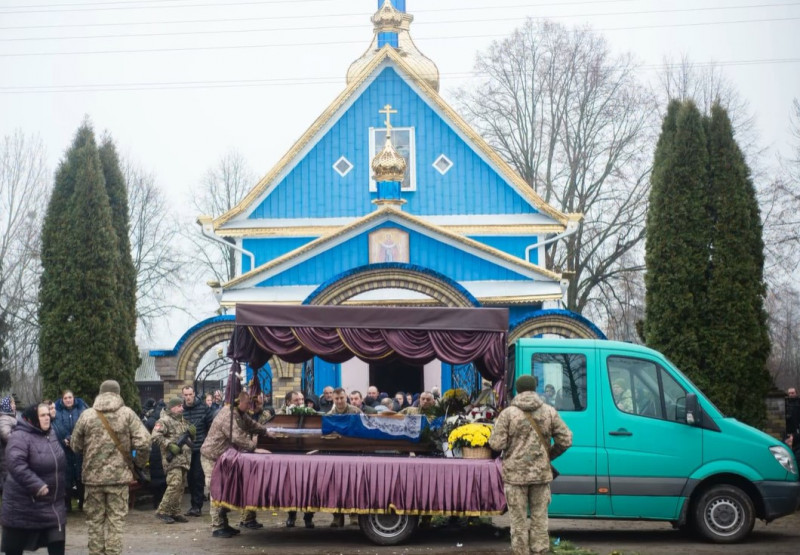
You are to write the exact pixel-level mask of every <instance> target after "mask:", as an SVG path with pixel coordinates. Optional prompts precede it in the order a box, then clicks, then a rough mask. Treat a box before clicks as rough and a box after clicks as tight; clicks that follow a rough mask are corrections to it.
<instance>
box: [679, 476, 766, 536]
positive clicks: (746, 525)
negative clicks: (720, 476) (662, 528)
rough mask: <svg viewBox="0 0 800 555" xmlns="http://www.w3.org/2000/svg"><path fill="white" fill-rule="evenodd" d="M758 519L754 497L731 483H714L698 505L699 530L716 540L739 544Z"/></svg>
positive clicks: (703, 534) (697, 522)
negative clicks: (715, 484) (752, 498)
mask: <svg viewBox="0 0 800 555" xmlns="http://www.w3.org/2000/svg"><path fill="white" fill-rule="evenodd" d="M755 522H756V516H755V509H754V508H753V501H752V500H751V499H750V496H749V495H747V494H746V493H745V492H744V491H742V490H741V489H739V488H737V487H736V486H731V485H726V484H722V485H718V486H713V487H711V488H709V489H708V490H706V491H705V492H703V494H702V495H701V496H700V498H699V499H698V500H697V504H696V505H695V507H694V523H695V526H696V528H697V531H698V532H699V533H700V534H701V535H702V536H703V537H704V538H706V539H708V540H711V541H712V542H715V543H736V542H738V541H740V540H742V539H744V537H745V536H747V535H748V534H749V533H750V531H751V530H752V529H753V525H754V524H755Z"/></svg>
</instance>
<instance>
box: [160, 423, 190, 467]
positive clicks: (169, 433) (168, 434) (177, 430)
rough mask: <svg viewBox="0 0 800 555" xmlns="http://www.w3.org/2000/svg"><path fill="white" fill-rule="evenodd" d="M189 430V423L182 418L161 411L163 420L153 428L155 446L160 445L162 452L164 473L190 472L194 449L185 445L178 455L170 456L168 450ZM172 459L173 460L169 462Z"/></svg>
mask: <svg viewBox="0 0 800 555" xmlns="http://www.w3.org/2000/svg"><path fill="white" fill-rule="evenodd" d="M188 429H189V423H188V422H187V421H186V420H185V419H184V418H183V417H182V416H181V415H177V416H176V415H174V414H172V413H171V412H170V411H169V410H165V411H161V418H159V419H158V422H156V425H155V427H154V428H153V436H152V437H153V445H158V448H159V450H160V451H161V464H162V466H163V468H164V472H165V473H168V472H169V471H170V470H172V469H173V468H185V469H186V470H189V465H190V463H191V462H192V448H191V447H189V446H188V445H186V444H184V445H183V446H182V447H181V452H180V453H179V454H178V455H175V456H172V455H170V453H169V451H168V448H169V446H170V445H171V444H172V443H177V441H178V438H179V437H180V436H181V435H182V434H183V433H184V432H186V431H187V430H188ZM170 457H171V458H172V460H169V459H170Z"/></svg>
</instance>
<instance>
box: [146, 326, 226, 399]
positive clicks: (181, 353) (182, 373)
mask: <svg viewBox="0 0 800 555" xmlns="http://www.w3.org/2000/svg"><path fill="white" fill-rule="evenodd" d="M234 327H235V322H234V317H233V316H229V315H225V316H215V317H213V318H208V319H207V320H203V321H202V322H200V323H198V324H197V325H195V326H192V328H190V329H189V330H187V331H186V333H184V334H183V337H181V338H180V339H179V340H178V343H177V344H176V345H175V348H174V349H172V350H170V351H150V355H151V356H153V357H154V358H155V359H156V361H155V362H156V371H157V372H158V374H159V375H160V376H161V379H162V381H163V382H164V398H165V399H166V398H168V397H169V396H173V395H178V394H180V391H181V388H182V387H183V386H184V385H192V384H193V383H194V379H195V376H196V375H197V370H198V366H199V364H200V361H201V360H202V358H203V357H204V356H205V355H206V353H208V352H209V351H210V350H211V349H212V348H213V347H214V346H215V345H219V344H220V343H226V342H227V341H228V340H230V338H231V335H232V334H233V329H234Z"/></svg>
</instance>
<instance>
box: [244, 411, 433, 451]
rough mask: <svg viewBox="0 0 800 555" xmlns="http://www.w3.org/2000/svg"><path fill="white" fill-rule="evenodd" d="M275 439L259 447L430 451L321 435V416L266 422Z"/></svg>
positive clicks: (409, 444)
mask: <svg viewBox="0 0 800 555" xmlns="http://www.w3.org/2000/svg"><path fill="white" fill-rule="evenodd" d="M370 418H393V419H402V418H404V417H403V416H402V415H396V414H393V415H381V414H377V415H370ZM267 429H268V430H269V431H270V432H271V433H272V434H273V436H274V437H264V436H259V438H258V447H261V448H263V449H268V450H270V451H274V452H281V451H334V452H335V451H344V452H363V453H409V452H414V453H424V452H429V451H431V450H432V446H431V444H430V442H429V441H426V440H424V439H422V440H420V441H419V442H414V441H410V440H399V439H380V440H378V439H373V438H359V437H346V436H342V435H340V434H335V433H334V434H327V435H323V434H322V416H321V415H305V414H300V415H295V414H278V415H275V416H274V417H273V418H272V419H271V420H270V421H269V422H267Z"/></svg>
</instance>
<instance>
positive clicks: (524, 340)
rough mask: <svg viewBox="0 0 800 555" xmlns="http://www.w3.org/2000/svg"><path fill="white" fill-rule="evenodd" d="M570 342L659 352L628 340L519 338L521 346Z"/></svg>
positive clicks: (652, 352)
mask: <svg viewBox="0 0 800 555" xmlns="http://www.w3.org/2000/svg"><path fill="white" fill-rule="evenodd" d="M565 344H568V345H569V346H570V347H571V348H581V349H615V350H620V351H636V352H639V353H650V354H658V353H657V351H654V350H653V349H651V348H649V347H645V346H644V345H639V344H637V343H629V342H627V341H610V340H608V339H566V338H563V337H553V338H549V337H523V338H521V339H518V340H517V345H518V346H521V347H557V346H559V345H565Z"/></svg>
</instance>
